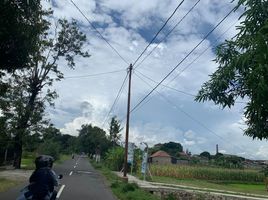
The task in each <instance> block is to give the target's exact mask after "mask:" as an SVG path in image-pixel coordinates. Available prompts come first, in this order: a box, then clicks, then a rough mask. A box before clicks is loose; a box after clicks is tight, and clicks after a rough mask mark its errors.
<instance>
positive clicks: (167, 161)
mask: <svg viewBox="0 0 268 200" xmlns="http://www.w3.org/2000/svg"><path fill="white" fill-rule="evenodd" d="M152 163H153V164H170V163H171V157H153V158H152Z"/></svg>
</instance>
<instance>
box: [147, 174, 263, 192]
mask: <svg viewBox="0 0 268 200" xmlns="http://www.w3.org/2000/svg"><path fill="white" fill-rule="evenodd" d="M152 182H160V183H167V184H177V185H184V186H190V187H199V188H209V189H214V190H227V191H231V192H239V193H247V194H252V195H254V194H255V195H268V192H267V191H266V189H265V185H264V184H263V183H236V182H223V181H221V182H216V181H206V180H197V179H177V178H171V177H160V176H154V177H153V180H152Z"/></svg>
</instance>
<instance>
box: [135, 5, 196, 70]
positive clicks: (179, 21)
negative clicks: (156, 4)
mask: <svg viewBox="0 0 268 200" xmlns="http://www.w3.org/2000/svg"><path fill="white" fill-rule="evenodd" d="M200 1H201V0H198V1H197V2H196V3H195V4H194V5H193V6H192V7H191V8H190V10H189V11H188V12H187V13H186V14H185V15H184V16H183V17H182V18H181V20H180V21H178V22H177V23H176V24H175V26H174V27H173V28H172V29H171V30H170V31H169V32H168V33H167V34H166V35H165V37H164V38H163V39H162V40H160V42H158V44H157V45H156V46H155V47H154V48H153V49H152V50H151V51H150V52H149V53H148V54H147V55H146V56H145V57H144V58H143V59H142V61H141V62H140V63H139V64H138V65H137V66H136V68H138V67H139V66H140V65H141V64H142V63H143V62H144V60H146V59H147V58H148V57H149V56H150V55H151V54H152V53H153V51H154V50H155V49H156V48H157V47H158V46H159V45H160V44H161V43H162V42H163V41H164V40H165V39H167V37H168V36H169V35H170V34H171V33H172V32H173V30H174V29H175V28H177V26H178V25H179V24H180V23H181V22H182V21H183V20H184V19H185V18H186V16H187V15H188V14H189V13H190V12H192V10H193V9H194V8H195V7H196V6H197V4H198V3H199V2H200ZM136 68H135V69H136Z"/></svg>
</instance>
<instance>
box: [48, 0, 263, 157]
mask: <svg viewBox="0 0 268 200" xmlns="http://www.w3.org/2000/svg"><path fill="white" fill-rule="evenodd" d="M73 2H74V3H75V4H76V5H77V6H78V7H79V8H80V9H81V11H82V12H83V13H84V15H85V16H86V17H87V18H88V19H89V20H90V22H91V23H92V24H93V25H94V26H95V27H96V28H97V30H98V31H99V33H101V34H102V36H103V37H104V38H105V39H106V40H107V41H108V42H109V44H110V45H111V46H112V47H113V48H114V49H116V50H117V52H118V53H119V54H120V56H121V57H120V56H118V54H117V53H116V52H115V51H114V50H113V49H112V48H111V47H110V46H109V45H108V44H107V43H106V42H105V41H104V40H103V39H102V38H101V37H100V35H99V34H98V33H97V32H96V31H95V30H94V29H93V28H92V26H91V25H90V23H89V22H88V21H87V20H86V19H85V17H84V16H83V15H82V14H81V13H80V12H79V11H78V10H77V8H76V7H75V6H74V5H73V4H72V2H71V1H70V0H64V1H63V0H53V1H50V2H43V3H44V6H45V7H52V8H53V10H54V16H55V18H66V19H68V20H71V19H72V18H73V19H76V20H78V22H79V25H80V27H81V29H82V30H83V32H84V33H86V35H87V37H88V41H87V45H86V46H85V50H88V51H89V53H90V54H91V57H90V58H77V59H76V68H75V70H71V69H68V68H67V66H66V65H65V63H64V62H61V63H60V69H61V70H62V71H63V72H64V74H65V79H64V80H62V81H61V82H57V83H56V84H55V85H54V87H55V89H56V91H57V92H58V94H59V98H58V99H57V100H56V104H55V108H49V109H48V114H49V116H50V118H51V119H52V122H53V123H54V124H55V126H56V127H58V128H60V129H61V131H62V133H64V134H71V135H77V134H78V133H77V129H79V128H80V127H81V125H82V124H85V123H91V124H93V125H95V126H99V127H101V128H104V129H105V130H106V129H107V128H108V123H109V120H110V118H111V117H112V116H113V115H116V116H117V117H118V119H119V120H122V126H123V127H125V116H126V108H127V104H126V102H127V84H125V85H124V87H123V89H122V93H120V96H119V98H118V101H116V104H115V106H114V107H113V109H112V112H111V113H110V115H109V117H108V118H107V117H106V116H107V114H108V113H109V111H110V109H111V107H112V105H113V103H114V102H115V99H116V97H117V95H118V91H119V89H120V87H121V86H122V84H123V80H124V79H125V77H126V75H127V68H128V66H129V64H130V63H134V61H135V60H136V59H137V58H138V56H139V55H140V54H141V52H142V51H143V50H144V49H145V47H146V46H147V45H148V44H149V43H150V41H151V40H152V38H153V37H154V36H155V34H156V33H157V32H158V30H159V29H160V28H161V27H162V25H163V24H164V23H165V21H166V20H167V18H168V17H169V16H170V15H171V14H172V13H173V11H174V10H175V8H176V7H177V6H178V5H179V3H180V2H181V1H180V0H179V1H176V0H165V1H163V0H146V1H145V0H143V1H142V0H120V1H118V0H73ZM197 2H198V0H186V1H185V2H183V3H182V5H181V6H180V7H179V9H178V10H177V12H176V13H175V14H174V16H173V17H172V18H171V19H170V21H169V22H168V24H167V25H166V26H165V28H164V29H163V31H162V32H160V34H159V35H158V37H157V38H156V40H155V41H154V42H153V43H152V45H151V46H150V47H149V48H148V50H147V51H146V52H145V54H144V55H143V56H142V57H141V58H140V59H139V61H138V62H137V64H136V65H135V66H134V68H135V70H134V72H133V79H132V93H131V108H134V107H135V106H136V105H137V104H138V103H139V102H140V101H141V99H143V98H144V96H145V95H147V94H148V93H149V92H150V91H151V90H152V88H153V87H155V86H156V84H157V83H159V82H160V81H161V80H162V79H163V78H164V77H165V76H166V75H167V74H168V73H169V72H170V71H171V70H172V69H173V68H174V67H175V66H176V65H177V64H178V63H180V62H181V61H182V59H183V58H184V57H185V56H186V55H187V54H188V53H189V52H190V51H191V50H192V49H193V48H194V47H195V46H196V45H197V44H198V43H199V42H200V41H201V40H202V39H203V38H204V36H205V35H206V34H207V33H208V32H209V31H210V30H211V29H212V28H213V27H214V26H215V25H216V24H217V23H218V22H220V21H221V20H222V19H223V18H224V16H225V15H226V14H227V13H228V12H229V11H230V10H232V8H233V7H234V6H235V4H232V3H230V2H229V1H218V0H201V1H199V2H198V3H197ZM196 3H197V4H196ZM195 4H196V6H195V7H194V9H193V10H192V11H191V12H190V13H189V14H188V15H187V16H186V17H185V18H183V17H184V16H185V15H186V14H187V12H188V11H189V10H190V9H191V8H192V7H193V6H194V5H195ZM240 14H241V13H239V11H238V12H236V13H232V14H231V15H230V16H229V17H228V18H227V19H226V20H225V21H224V22H223V23H222V24H221V25H220V26H219V27H218V28H217V29H216V30H215V31H214V32H213V33H212V34H211V35H210V36H209V37H208V38H207V39H206V40H205V41H204V42H203V43H202V44H201V45H200V46H199V47H198V48H197V49H196V50H195V51H194V52H193V53H192V54H191V55H190V56H189V57H188V58H187V59H186V60H184V61H183V62H182V63H181V64H180V65H179V67H178V68H177V69H176V70H175V71H174V72H173V73H172V74H171V75H170V76H169V77H168V78H167V79H166V80H165V81H164V82H163V85H161V86H159V87H158V88H157V90H156V91H154V92H153V93H152V94H151V95H150V96H149V97H148V98H147V99H146V100H145V101H144V102H143V103H142V104H140V105H139V106H138V107H137V109H135V110H134V111H133V112H132V113H131V117H130V136H129V137H130V141H131V142H135V143H136V144H137V145H138V144H139V143H140V142H147V143H148V144H149V146H152V145H154V144H156V143H164V142H169V141H174V142H180V143H181V144H182V145H183V147H184V150H186V149H188V150H189V151H191V152H192V153H193V154H199V153H201V152H203V151H209V152H210V153H211V154H215V149H216V144H218V145H219V150H220V152H222V153H227V154H236V155H241V156H244V157H247V158H255V159H267V157H268V146H267V142H266V141H256V140H255V141H253V140H252V139H251V138H249V137H247V136H244V135H243V129H244V128H245V125H244V119H243V115H242V113H243V107H244V106H245V104H244V103H243V102H244V101H245V100H241V101H240V102H239V103H237V104H236V105H235V106H234V107H233V108H232V109H228V108H227V109H224V110H222V109H221V108H220V107H219V106H215V105H214V104H213V103H211V102H206V103H197V102H195V101H194V100H193V99H194V97H193V95H195V94H197V91H198V90H199V89H200V87H201V85H202V83H203V82H205V81H206V80H208V79H209V77H208V75H209V74H211V73H212V72H213V71H215V70H216V68H217V65H216V63H215V62H213V59H214V58H215V54H214V52H215V46H216V45H217V44H219V43H220V42H222V41H224V40H225V39H229V38H231V37H233V36H234V35H235V34H236V28H235V26H237V25H238V24H239V21H238V18H239V15H240ZM182 18H183V20H182V21H181V19H182ZM180 21H181V22H180ZM179 22H180V23H179ZM177 23H179V24H178V25H177V26H176V28H175V29H174V30H173V31H172V32H171V33H170V34H169V35H168V37H166V35H167V34H168V33H169V32H170V31H171V30H172V29H173V28H174V26H175V25H176V24H177ZM153 49H154V51H153V52H152V53H151V54H150V55H149V56H148V57H146V55H147V54H148V53H150V51H151V50H153ZM144 58H145V60H144V61H143V59H144ZM141 61H143V62H142V63H140V62H141ZM124 134H125V131H124V130H123V131H122V140H124Z"/></svg>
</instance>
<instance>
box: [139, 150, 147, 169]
mask: <svg viewBox="0 0 268 200" xmlns="http://www.w3.org/2000/svg"><path fill="white" fill-rule="evenodd" d="M147 160H148V154H147V152H143V156H142V163H141V173H143V174H145V173H146V169H147Z"/></svg>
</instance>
